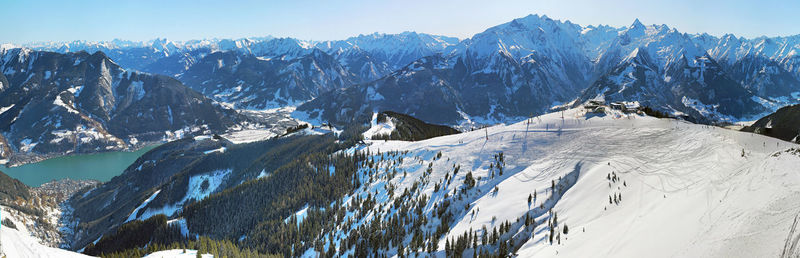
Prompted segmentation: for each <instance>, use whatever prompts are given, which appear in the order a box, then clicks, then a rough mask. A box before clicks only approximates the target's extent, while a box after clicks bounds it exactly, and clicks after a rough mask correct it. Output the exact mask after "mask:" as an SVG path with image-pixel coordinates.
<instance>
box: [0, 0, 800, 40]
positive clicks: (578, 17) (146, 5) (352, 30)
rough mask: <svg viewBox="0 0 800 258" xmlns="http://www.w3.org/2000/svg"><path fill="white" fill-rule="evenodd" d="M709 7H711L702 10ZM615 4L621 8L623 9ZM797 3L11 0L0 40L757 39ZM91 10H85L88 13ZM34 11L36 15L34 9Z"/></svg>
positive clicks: (780, 27) (786, 25)
mask: <svg viewBox="0 0 800 258" xmlns="http://www.w3.org/2000/svg"><path fill="white" fill-rule="evenodd" d="M712 8H713V9H714V12H707V10H710V9H712ZM620 10H622V11H620ZM796 11H800V2H792V3H784V2H780V1H777V0H769V1H762V2H759V3H754V2H750V1H738V0H737V1H704V2H696V1H688V0H680V1H674V2H671V3H644V2H639V1H632V0H616V1H611V2H609V1H606V2H599V3H598V2H594V1H591V0H569V1H556V0H539V1H524V0H510V1H503V2H502V3H489V4H487V3H482V2H479V1H474V0H468V1H453V0H447V1H438V2H434V3H426V2H424V1H418V0H412V1H405V2H402V3H377V2H362V1H358V0H347V1H341V2H336V3H332V2H320V3H317V2H313V1H308V0H303V1H295V2H291V3H263V2H254V1H246V0H240V1H233V2H230V3H226V4H224V5H222V4H218V3H216V2H212V1H206V0H203V1H191V2H190V1H167V2H157V1H152V0H145V1H120V2H116V3H113V4H108V3H105V2H102V1H99V0H86V1H80V2H77V3H75V2H58V1H47V0H35V1H12V2H9V3H7V4H6V7H5V8H3V9H2V10H0V15H1V16H3V17H7V19H8V20H12V21H21V22H17V23H15V24H14V25H13V26H2V27H0V34H2V35H4V37H3V38H2V40H0V42H2V43H12V44H30V43H35V42H51V41H56V42H71V41H75V40H86V41H111V40H113V39H120V40H130V41H150V40H153V39H156V38H166V39H169V40H175V41H187V40H202V39H214V38H218V39H223V38H229V39H238V38H252V37H263V36H274V37H291V38H297V39H302V40H309V41H324V40H341V39H346V38H348V37H353V36H358V35H368V34H373V33H386V34H396V33H401V32H404V31H414V32H418V33H427V34H433V35H442V36H450V37H456V38H459V39H464V38H469V37H472V36H473V35H474V34H476V33H480V32H482V31H484V30H486V29H488V28H490V27H492V26H496V25H499V24H502V23H506V22H509V21H511V20H513V19H515V18H520V17H525V16H527V15H529V14H538V15H546V16H548V17H550V18H552V19H555V20H561V21H567V20H568V21H570V22H573V23H576V24H580V25H582V26H588V25H594V26H597V25H609V26H613V27H624V26H629V25H630V24H631V23H633V21H634V20H635V19H637V18H638V19H639V20H640V21H641V22H642V23H644V24H648V25H649V24H666V25H668V26H670V27H671V28H676V29H677V30H679V31H681V32H684V33H690V34H697V33H708V34H710V35H714V36H722V35H724V34H728V33H732V34H734V35H736V36H738V37H745V38H750V39H752V38H757V37H761V36H767V37H776V36H790V35H797V34H800V28H797V27H796V26H793V25H792V24H796V23H797V22H800V18H798V17H797V16H795V15H794V13H796ZM87 13H88V14H87ZM32 14H33V15H32Z"/></svg>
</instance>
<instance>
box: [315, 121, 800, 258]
mask: <svg viewBox="0 0 800 258" xmlns="http://www.w3.org/2000/svg"><path fill="white" fill-rule="evenodd" d="M367 144H368V146H364V147H360V148H369V150H370V151H371V152H372V153H373V158H372V159H371V160H372V161H374V162H375V166H374V169H372V168H367V169H365V170H364V171H363V172H364V175H365V176H364V177H361V180H362V183H363V185H362V187H360V188H358V189H357V190H356V192H355V193H354V194H352V195H349V196H347V197H345V198H344V200H345V203H349V204H350V205H358V203H359V202H358V201H354V200H373V201H375V202H377V204H375V205H371V206H368V207H374V208H367V209H364V208H363V207H358V206H356V207H353V209H351V210H350V212H348V213H347V214H346V215H345V216H344V217H343V218H340V220H342V221H347V222H345V223H342V222H336V223H337V224H336V225H337V226H336V228H335V230H334V232H332V233H333V235H332V236H333V238H332V239H331V238H329V237H327V236H330V235H328V234H327V233H324V234H321V235H322V236H323V240H325V241H330V242H333V243H334V244H335V245H326V246H339V245H338V244H340V243H341V241H344V240H343V239H344V238H343V237H346V236H348V235H349V234H352V233H353V232H354V231H351V230H354V229H355V228H357V227H360V226H361V225H370V224H371V221H372V220H375V219H377V218H390V217H392V216H397V215H400V216H401V217H400V218H401V219H402V218H403V217H402V216H410V217H411V218H412V219H413V220H412V221H414V220H415V219H416V218H417V217H418V216H420V217H424V218H426V219H425V220H422V221H423V222H422V224H421V227H420V228H421V230H422V232H421V233H422V235H424V236H425V237H424V238H423V241H420V243H422V250H426V249H425V246H426V245H428V244H429V242H428V241H429V240H430V239H432V238H429V237H427V236H428V235H429V234H430V235H431V236H432V237H433V238H436V239H438V241H437V242H436V243H437V245H436V246H434V247H436V249H437V250H438V251H436V253H437V256H439V257H441V256H444V254H445V252H444V249H445V247H446V246H448V247H449V244H450V243H454V240H455V239H456V238H458V237H461V236H466V235H467V234H470V236H471V235H472V234H473V233H474V234H475V235H476V236H477V237H478V239H477V240H476V242H477V243H479V249H480V250H477V251H478V252H481V251H489V252H492V253H494V252H496V251H497V250H498V248H499V246H500V245H501V244H499V243H503V245H506V244H507V245H506V246H507V247H508V250H510V251H511V252H514V253H517V254H518V255H519V256H520V257H533V256H535V257H598V256H600V257H674V256H680V257H709V256H712V257H732V256H734V257H774V256H779V255H781V253H782V252H789V253H793V254H796V253H797V252H798V251H797V250H794V249H792V248H795V247H793V244H792V243H793V242H791V241H794V240H792V239H796V237H797V236H795V235H796V233H794V232H795V227H796V225H797V222H796V221H795V220H796V217H797V216H798V214H799V213H800V203H797V202H796V200H798V198H800V183H799V182H800V173H797V170H796V169H795V167H796V166H797V164H800V145H796V144H792V143H788V142H784V141H780V140H777V139H773V138H769V137H764V136H760V135H755V134H750V133H744V132H738V131H732V130H727V129H722V128H718V127H710V126H705V125H697V124H690V123H686V122H682V121H677V120H671V119H656V118H653V117H647V116H638V115H631V116H626V115H623V114H621V113H607V114H603V115H598V114H595V113H589V114H587V113H586V112H585V111H584V110H583V109H582V108H578V109H569V110H566V111H564V112H558V113H551V114H546V115H543V116H540V117H535V118H532V119H530V120H526V121H522V122H518V123H515V124H511V125H498V126H493V127H489V128H486V129H481V130H476V131H473V132H467V133H462V134H457V135H449V136H443V137H438V138H433V139H429V140H425V141H418V142H403V141H367ZM378 151H380V152H378ZM379 160H380V161H379ZM367 175H368V176H367ZM468 175H469V176H468ZM469 177H472V178H473V179H475V183H474V187H471V186H470V184H469V183H468V182H469V179H468V178H469ZM529 196H536V197H533V198H530V197H529ZM612 196H613V198H612ZM420 198H422V199H427V202H426V201H422V202H417V201H416V200H420ZM529 198H530V199H529ZM392 203H394V205H393V204H392ZM398 203H401V204H402V203H406V204H408V203H412V204H411V206H410V207H411V210H406V211H402V212H401V211H400V210H398V208H397V207H398V205H397V204H398ZM413 203H416V204H420V203H421V204H422V206H420V209H421V211H420V212H421V213H419V215H413V214H417V213H416V212H417V206H416V204H413ZM404 209H405V208H404ZM406 212H408V213H406ZM437 213H438V215H437ZM387 216H388V217H387ZM526 216H530V218H534V219H535V223H530V226H527V225H526V224H528V223H526V221H527V219H526ZM448 217H449V219H444V218H448ZM555 217H557V220H556V221H554V220H555ZM443 220H444V221H449V223H446V224H445V225H444V227H445V229H446V231H445V232H446V233H445V234H444V235H442V236H440V235H436V234H434V233H435V232H436V231H437V230H436V228H437V227H440V223H441V222H442V221H443ZM503 224H505V225H507V226H505V229H506V230H503V229H501V230H500V237H499V241H498V242H496V243H497V244H488V245H486V244H483V245H480V243H482V241H483V239H485V235H484V237H482V236H481V235H482V234H483V233H484V231H485V230H488V231H489V233H490V234H489V235H490V236H491V235H492V234H491V231H493V229H498V228H503V227H502V226H501V225H503ZM373 225H374V224H373ZM534 225H535V226H534ZM550 225H552V228H553V229H554V232H560V233H556V234H555V236H556V237H555V238H554V239H553V242H552V243H551V242H550V239H549V234H550V232H551V231H550V228H551V226H550ZM566 227H568V232H565V231H567V230H566V229H565V228H566ZM414 228H415V227H414ZM403 232H408V233H407V234H408V235H406V237H404V238H401V239H403V240H402V241H403V242H402V243H401V244H400V245H401V246H404V249H405V250H404V251H405V252H406V253H407V254H408V253H410V252H414V250H416V251H419V250H420V249H418V247H416V246H418V245H416V244H412V239H414V238H413V237H412V235H411V234H412V233H413V232H415V231H414V230H413V229H410V230H409V231H403ZM468 232H469V233H468ZM787 236H788V237H787ZM444 237H446V238H444ZM790 240H791V241H790ZM468 243H469V244H468V248H466V250H464V254H465V255H472V253H473V249H472V241H469V242H468ZM490 243H491V241H490ZM345 246H346V245H345ZM395 246H396V245H395ZM785 246H786V247H787V248H788V249H791V250H784V249H785ZM391 250H392V251H389V253H388V254H389V255H390V256H391V255H393V254H395V251H393V250H396V248H392V249H391ZM339 251H340V252H342V251H344V252H348V253H352V252H354V251H355V250H354V249H349V250H339ZM423 252H427V251H423Z"/></svg>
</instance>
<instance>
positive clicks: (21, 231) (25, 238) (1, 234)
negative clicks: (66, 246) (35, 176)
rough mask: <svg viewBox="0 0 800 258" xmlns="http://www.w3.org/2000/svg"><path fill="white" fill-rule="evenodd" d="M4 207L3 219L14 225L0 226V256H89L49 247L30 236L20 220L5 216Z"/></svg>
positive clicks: (14, 257)
mask: <svg viewBox="0 0 800 258" xmlns="http://www.w3.org/2000/svg"><path fill="white" fill-rule="evenodd" d="M0 209H4V211H3V219H9V220H11V222H12V223H14V225H15V226H16V228H17V229H13V228H10V227H7V226H5V225H4V226H2V227H0V257H3V255H5V257H8V258H18V257H19V258H25V257H41V258H69V257H91V256H86V255H83V254H79V253H75V252H71V251H67V250H63V249H58V248H54V247H49V246H46V245H43V244H41V243H40V242H39V239H37V238H35V237H33V236H31V234H30V232H28V231H27V230H26V229H25V226H24V225H23V223H22V222H20V221H18V220H16V218H15V217H13V216H6V212H5V211H6V210H7V209H6V208H5V207H0Z"/></svg>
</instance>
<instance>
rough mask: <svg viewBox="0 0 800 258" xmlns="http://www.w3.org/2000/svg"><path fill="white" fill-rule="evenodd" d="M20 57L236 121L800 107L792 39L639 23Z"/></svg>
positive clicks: (739, 114) (728, 116)
mask: <svg viewBox="0 0 800 258" xmlns="http://www.w3.org/2000/svg"><path fill="white" fill-rule="evenodd" d="M25 47H28V48H31V49H35V50H46V51H55V52H60V53H70V52H76V51H87V52H90V53H93V52H95V51H102V52H103V53H106V55H107V56H109V57H110V59H112V60H114V62H116V63H118V64H119V65H120V66H121V67H122V68H124V69H129V70H136V71H143V72H147V73H153V74H165V75H170V76H173V77H175V78H177V79H179V80H180V81H181V82H183V83H184V84H185V85H187V86H189V87H191V88H192V89H195V90H197V91H199V92H201V93H203V94H204V95H206V96H207V97H209V98H212V99H214V100H217V101H220V102H227V103H231V104H233V105H234V106H235V107H237V108H243V109H268V108H276V107H281V106H287V105H289V106H298V107H297V111H296V112H297V113H296V116H298V117H303V118H306V119H309V120H316V121H319V122H330V123H333V124H336V125H346V124H349V123H353V122H357V123H364V122H366V121H367V120H368V119H369V117H371V114H372V113H373V112H378V111H384V110H393V111H397V112H402V113H407V114H410V115H413V116H415V117H419V118H421V119H423V120H425V121H428V122H434V123H445V124H450V125H457V124H493V123H498V122H512V121H517V120H519V119H521V118H523V117H528V116H531V115H535V114H541V113H544V112H546V111H548V110H550V109H551V108H553V107H567V106H573V105H577V104H580V103H583V102H585V101H587V100H589V99H605V100H606V101H639V102H641V103H642V104H643V105H646V106H650V107H651V108H654V109H659V110H661V111H666V112H669V113H671V114H673V115H676V116H684V117H687V118H690V119H692V120H695V121H702V122H709V123H711V122H724V121H739V120H755V119H757V118H758V117H760V116H762V115H764V114H766V113H768V112H771V111H774V110H776V109H777V108H779V107H781V106H784V105H787V104H791V103H795V102H797V101H798V98H799V97H800V93H798V92H800V63H798V60H800V59H798V57H796V53H797V52H798V50H799V49H800V36H790V37H774V38H767V37H759V38H754V39H745V38H740V37H736V36H734V35H730V34H728V35H724V36H722V37H715V36H711V35H708V34H687V33H681V32H679V31H677V30H676V29H674V28H670V27H668V26H667V25H645V24H643V23H641V22H640V21H639V20H636V21H634V22H633V24H631V25H630V26H628V27H622V28H615V27H610V26H581V25H578V24H574V23H571V22H569V21H563V22H562V21H559V20H553V19H550V18H548V17H547V16H538V15H530V16H527V17H523V18H519V19H515V20H513V21H511V22H508V23H505V24H501V25H498V26H495V27H492V28H489V29H487V30H486V31H484V32H482V33H478V34H476V35H474V36H473V37H471V38H468V39H463V40H458V39H456V38H450V37H444V36H436V35H429V34H422V33H415V32H404V33H400V34H377V33H376V34H370V35H360V36H357V37H352V38H348V39H345V40H336V41H321V42H318V41H305V40H298V39H293V38H273V37H263V38H244V39H236V40H229V39H214V40H193V41H185V42H175V41H168V40H166V39H157V40H153V41H149V42H131V41H121V40H114V41H108V42H88V41H76V42H69V43H55V42H47V43H36V44H27V45H25ZM4 48H10V46H8V45H4Z"/></svg>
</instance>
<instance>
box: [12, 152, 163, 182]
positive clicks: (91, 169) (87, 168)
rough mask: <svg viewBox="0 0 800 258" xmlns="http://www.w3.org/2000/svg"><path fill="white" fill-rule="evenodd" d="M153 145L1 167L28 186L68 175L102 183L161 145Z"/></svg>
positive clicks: (67, 176) (77, 178)
mask: <svg viewBox="0 0 800 258" xmlns="http://www.w3.org/2000/svg"><path fill="white" fill-rule="evenodd" d="M157 146H158V145H151V146H147V147H143V148H141V149H139V150H137V151H118V152H103V153H93V154H80V155H73V156H64V157H57V158H52V159H47V160H43V161H40V162H36V163H30V164H25V165H22V166H18V167H12V168H6V167H3V168H0V170H2V171H3V173H6V174H7V175H9V176H11V177H13V178H16V179H17V180H19V181H22V183H25V184H26V185H28V186H32V187H37V186H40V185H42V184H44V183H47V182H50V181H52V180H59V179H64V178H71V179H76V180H80V179H94V180H99V181H102V182H106V181H108V180H111V178H112V177H115V176H117V175H120V174H122V172H123V171H125V169H126V168H128V166H130V165H131V164H133V162H134V161H136V159H137V158H139V157H140V156H142V155H143V154H145V153H146V152H148V151H149V150H152V149H153V148H155V147H157Z"/></svg>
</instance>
